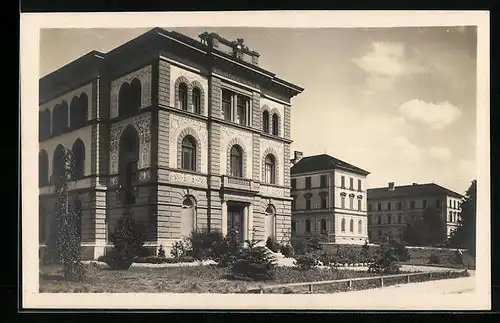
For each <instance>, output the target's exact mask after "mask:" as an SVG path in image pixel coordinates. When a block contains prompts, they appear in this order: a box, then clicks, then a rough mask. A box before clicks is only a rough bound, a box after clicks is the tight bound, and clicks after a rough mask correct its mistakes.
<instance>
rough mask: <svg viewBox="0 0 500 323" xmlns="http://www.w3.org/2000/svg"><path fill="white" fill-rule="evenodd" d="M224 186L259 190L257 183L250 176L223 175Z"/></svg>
mask: <svg viewBox="0 0 500 323" xmlns="http://www.w3.org/2000/svg"><path fill="white" fill-rule="evenodd" d="M222 187H223V188H229V189H236V190H245V191H258V187H257V186H256V184H255V183H254V182H253V181H252V180H251V179H249V178H241V177H232V176H226V175H223V176H222Z"/></svg>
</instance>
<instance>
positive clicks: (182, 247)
mask: <svg viewBox="0 0 500 323" xmlns="http://www.w3.org/2000/svg"><path fill="white" fill-rule="evenodd" d="M163 253H165V251H163ZM170 254H171V255H172V257H174V258H181V257H185V256H188V255H190V254H192V249H191V246H190V241H189V238H188V237H184V238H182V239H181V240H178V241H176V242H174V244H173V246H172V249H171V250H170Z"/></svg>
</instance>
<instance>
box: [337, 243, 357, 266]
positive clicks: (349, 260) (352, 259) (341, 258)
mask: <svg viewBox="0 0 500 323" xmlns="http://www.w3.org/2000/svg"><path fill="white" fill-rule="evenodd" d="M357 249H358V248H355V247H350V246H347V247H344V248H338V249H337V253H336V254H335V256H334V259H335V262H336V263H341V264H356V263H358V262H360V260H361V257H360V255H361V253H360V251H358V250H357Z"/></svg>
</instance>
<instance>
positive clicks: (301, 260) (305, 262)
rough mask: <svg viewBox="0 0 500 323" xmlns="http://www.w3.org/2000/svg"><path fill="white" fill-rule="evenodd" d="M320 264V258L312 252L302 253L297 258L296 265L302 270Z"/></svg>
mask: <svg viewBox="0 0 500 323" xmlns="http://www.w3.org/2000/svg"><path fill="white" fill-rule="evenodd" d="M317 265H318V260H317V259H316V257H314V256H313V255H311V254H308V255H302V256H299V257H297V258H296V259H295V266H297V267H298V268H299V269H300V270H309V269H311V268H313V267H314V266H317Z"/></svg>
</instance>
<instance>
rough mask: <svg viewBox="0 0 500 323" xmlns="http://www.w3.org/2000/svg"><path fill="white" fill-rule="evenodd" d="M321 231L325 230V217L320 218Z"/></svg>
mask: <svg viewBox="0 0 500 323" xmlns="http://www.w3.org/2000/svg"><path fill="white" fill-rule="evenodd" d="M320 227H321V232H325V231H326V220H325V219H321V226H320Z"/></svg>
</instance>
